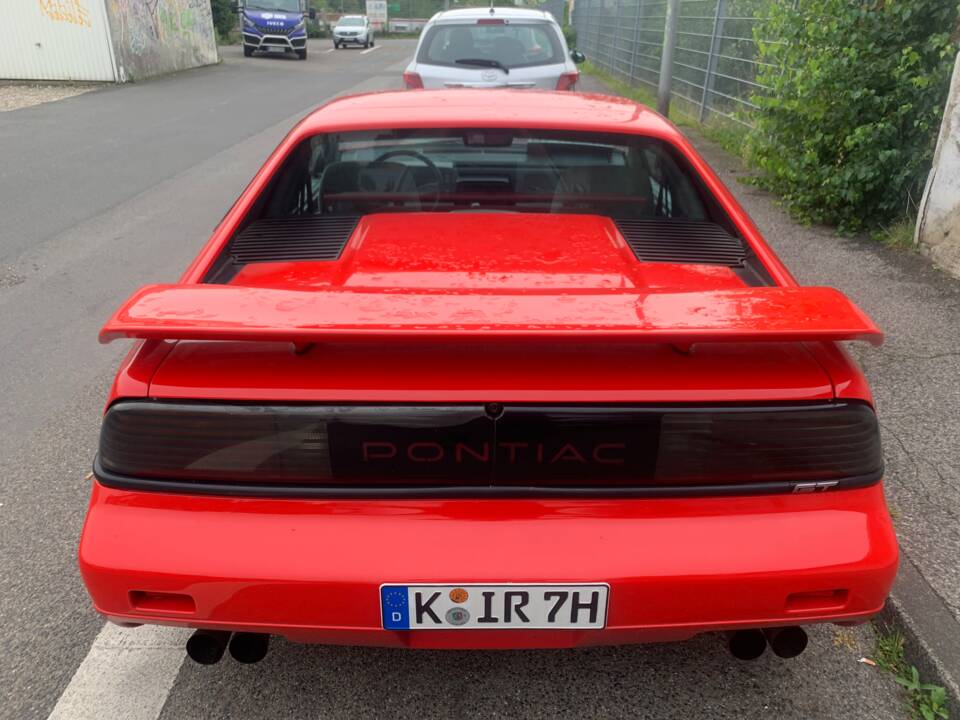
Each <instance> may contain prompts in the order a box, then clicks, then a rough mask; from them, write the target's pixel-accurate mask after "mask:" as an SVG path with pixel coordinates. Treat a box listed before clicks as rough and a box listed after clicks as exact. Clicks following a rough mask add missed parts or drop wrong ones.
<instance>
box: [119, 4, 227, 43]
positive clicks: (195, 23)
mask: <svg viewBox="0 0 960 720" xmlns="http://www.w3.org/2000/svg"><path fill="white" fill-rule="evenodd" d="M204 10H206V12H204ZM110 13H111V15H112V16H113V17H114V18H116V20H117V22H118V25H119V30H120V37H119V42H120V44H121V45H122V46H123V47H125V48H129V49H130V51H131V52H133V53H134V54H137V55H139V54H142V53H144V52H145V51H147V50H148V49H149V48H151V47H152V46H157V45H170V44H174V45H178V44H189V43H193V42H196V41H198V40H200V41H202V42H206V41H207V37H208V36H209V37H211V38H212V34H211V33H212V31H213V24H212V19H211V17H210V9H209V5H206V6H204V3H203V0H110Z"/></svg>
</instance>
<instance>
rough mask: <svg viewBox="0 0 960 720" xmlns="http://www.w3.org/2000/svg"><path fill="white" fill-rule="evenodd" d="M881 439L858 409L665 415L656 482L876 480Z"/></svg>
mask: <svg viewBox="0 0 960 720" xmlns="http://www.w3.org/2000/svg"><path fill="white" fill-rule="evenodd" d="M882 471H883V453H882V451H881V446H880V432H879V426H878V424H877V418H876V415H875V414H874V412H873V410H872V409H870V407H868V406H867V405H864V404H862V403H834V404H829V405H809V406H801V407H796V408H789V409H786V408H783V409H777V408H742V409H733V408H728V409H724V410H723V411H716V410H700V411H697V410H692V411H687V412H668V413H665V414H664V416H663V418H662V420H661V423H660V445H659V449H658V453H657V467H656V478H657V483H658V484H663V485H714V484H728V483H736V484H740V483H756V482H798V483H800V482H820V481H832V480H851V479H859V480H865V479H868V478H869V479H871V480H877V479H879V477H880V474H881V473H882Z"/></svg>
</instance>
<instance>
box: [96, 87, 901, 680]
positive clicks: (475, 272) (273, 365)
mask: <svg viewBox="0 0 960 720" xmlns="http://www.w3.org/2000/svg"><path fill="white" fill-rule="evenodd" d="M100 337H101V341H103V342H110V341H112V340H115V339H118V338H133V339H134V340H135V343H134V346H133V349H132V350H131V351H130V354H129V355H128V356H127V358H126V360H125V361H124V363H123V365H122V367H121V368H120V371H119V373H118V375H117V377H116V381H115V383H114V385H113V388H112V390H111V393H110V397H109V400H108V402H107V407H106V413H105V416H104V419H103V426H102V432H101V437H100V448H99V453H98V455H97V457H96V460H95V464H94V474H95V479H94V484H93V493H92V498H91V502H90V507H89V512H88V516H87V521H86V525H85V527H84V531H83V536H82V539H81V544H80V566H81V570H82V573H83V577H84V580H85V582H86V585H87V587H88V589H89V591H90V594H91V596H92V598H93V602H94V604H95V606H96V608H97V610H98V611H99V612H101V613H102V614H104V615H105V616H107V617H108V618H109V619H111V620H113V621H115V622H118V623H126V624H141V623H157V624H165V625H179V626H184V627H190V628H197V629H198V631H197V632H196V633H195V634H194V635H193V636H192V637H191V639H190V642H189V643H188V651H189V652H190V655H191V656H192V657H194V658H195V659H197V660H200V661H201V662H216V661H217V660H219V659H220V657H221V656H222V655H223V653H224V651H225V648H226V647H228V646H229V648H230V651H231V654H232V655H233V656H234V657H236V658H237V659H239V660H243V661H247V662H251V661H255V660H257V659H259V658H261V657H263V655H264V654H265V653H266V651H267V638H268V637H269V636H270V635H274V634H275V635H282V636H286V637H288V638H291V639H294V640H299V641H306V642H319V643H340V644H357V645H384V646H402V647H417V648H545V647H567V646H575V645H590V644H604V643H634V642H643V641H650V640H665V639H682V638H687V637H690V636H692V635H694V634H697V633H700V632H705V631H724V632H725V633H726V635H725V637H727V638H729V642H730V646H731V649H732V650H733V652H734V654H736V655H737V656H738V657H743V658H747V657H755V656H757V655H759V654H760V653H761V652H763V651H764V648H765V647H766V646H767V645H768V643H769V645H770V646H771V647H772V649H773V651H774V652H776V653H777V654H778V655H781V656H790V655H795V654H797V653H799V652H800V651H801V650H802V649H803V646H804V645H805V643H806V636H805V634H804V632H803V630H802V627H801V626H803V625H806V624H810V623H820V622H837V623H851V622H859V621H863V620H865V619H866V618H869V617H870V616H871V615H873V614H875V613H876V612H877V611H878V610H880V608H881V607H882V605H883V603H884V599H885V598H886V595H887V592H888V590H889V588H890V585H891V583H892V581H893V577H894V574H895V572H896V564H897V545H896V540H895V537H894V533H893V530H892V527H891V523H890V518H889V515H888V512H887V509H886V505H885V502H884V497H883V489H882V485H881V478H882V473H883V462H882V455H881V448H880V441H879V434H878V426H877V418H876V416H875V414H874V409H873V406H872V402H871V395H870V391H869V389H868V388H867V385H866V383H865V381H864V378H863V375H862V374H861V372H860V371H859V370H858V369H857V367H856V365H855V364H854V363H853V362H852V361H851V359H850V358H849V356H848V355H847V353H846V351H845V350H844V348H843V347H842V346H841V345H840V344H839V343H840V342H841V341H851V340H852V341H868V342H873V343H878V342H880V340H881V334H880V331H879V330H878V329H877V328H876V327H875V325H874V324H873V323H872V322H871V321H870V319H869V318H868V317H867V316H866V315H865V314H864V313H863V312H861V311H860V310H859V309H858V308H857V307H856V306H855V305H853V303H852V302H851V301H850V300H848V299H847V298H846V297H844V295H842V294H841V293H840V292H837V291H836V290H832V289H829V288H822V287H802V286H799V285H798V284H797V282H796V281H795V280H794V278H793V277H792V276H791V275H790V273H789V271H788V270H787V269H786V268H785V267H784V265H783V264H782V263H781V262H780V260H779V259H778V258H777V256H776V255H775V254H774V253H773V251H772V250H771V249H770V247H769V246H768V245H767V244H766V243H765V242H764V240H763V238H762V237H761V236H760V234H759V233H758V231H757V229H756V228H755V227H754V225H753V224H752V223H751V222H750V220H749V219H748V217H747V216H746V214H745V213H744V211H743V210H742V208H740V206H739V205H738V204H737V202H736V201H735V200H734V199H733V197H732V196H731V195H730V193H729V192H728V191H727V190H726V189H725V188H724V186H723V185H722V183H721V182H720V181H719V180H718V179H717V177H716V176H715V175H714V173H713V172H712V171H711V170H710V169H709V168H708V167H707V165H706V164H705V163H704V161H703V160H702V159H701V158H700V157H699V155H698V154H697V153H696V151H695V150H694V149H693V148H692V147H691V145H690V144H689V143H688V142H687V141H686V140H685V139H684V138H683V137H682V136H681V135H680V133H679V132H678V131H677V130H676V129H675V128H674V127H673V126H672V125H671V124H669V123H668V122H667V121H665V120H664V119H663V118H661V117H660V116H658V115H656V114H655V113H653V112H651V111H650V110H648V109H646V108H644V107H642V106H640V105H636V104H634V103H632V102H628V101H626V100H621V99H615V98H605V97H600V96H590V95H581V94H574V93H549V92H542V93H541V92H533V91H527V92H517V91H509V90H496V91H475V90H456V91H439V92H432V91H417V92H405V93H384V94H373V95H366V96H357V97H350V98H342V99H338V100H335V101H333V102H330V103H329V104H327V105H325V106H324V107H322V108H320V109H319V110H317V111H315V112H314V113H312V114H311V115H309V116H308V117H307V118H306V119H305V120H303V121H302V122H301V123H300V124H299V125H297V126H296V127H295V128H294V129H293V130H292V131H291V133H290V134H289V135H288V136H287V137H286V139H285V140H284V141H283V142H282V143H281V144H280V146H279V147H278V148H277V150H276V151H275V152H274V153H273V154H272V155H271V156H270V158H269V159H268V160H267V162H266V164H265V165H264V166H263V168H262V169H261V170H260V171H259V172H258V173H257V175H256V176H255V177H254V179H253V181H252V182H251V183H250V185H249V187H248V188H247V189H246V190H245V191H244V192H243V194H242V195H241V196H240V198H239V199H238V200H237V202H236V204H235V205H234V206H233V208H232V209H231V210H230V211H229V212H228V213H227V215H226V216H225V217H224V219H223V221H222V222H221V223H220V225H219V226H218V227H217V229H216V230H215V231H214V233H213V236H212V237H211V238H210V240H209V242H208V243H207V244H206V246H205V247H204V248H203V249H202V250H201V252H200V254H199V255H198V256H197V258H196V260H195V261H194V262H193V264H192V265H190V267H189V268H188V269H187V271H186V273H185V274H184V275H183V277H182V278H181V279H180V281H179V282H177V283H174V284H168V285H152V286H148V287H145V288H143V289H141V290H139V291H137V292H136V293H134V294H133V296H132V297H131V298H130V299H129V300H128V301H127V302H125V303H124V304H123V306H122V307H121V308H120V309H119V310H118V311H117V312H116V314H115V315H114V316H113V317H112V318H110V320H109V321H108V322H107V324H106V325H105V327H104V328H103V331H102V333H101V336H100Z"/></svg>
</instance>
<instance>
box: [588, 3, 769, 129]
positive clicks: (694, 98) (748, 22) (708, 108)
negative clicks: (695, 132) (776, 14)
mask: <svg viewBox="0 0 960 720" xmlns="http://www.w3.org/2000/svg"><path fill="white" fill-rule="evenodd" d="M764 1H765V0H680V13H679V15H678V16H677V18H678V22H677V37H676V45H675V47H674V55H673V69H672V73H671V76H672V94H671V99H672V100H680V101H681V102H683V103H684V104H685V105H687V107H685V108H684V109H685V110H687V111H688V112H691V113H694V114H696V115H697V116H698V117H699V118H700V120H701V121H703V120H704V119H706V117H707V116H708V115H709V114H710V113H717V114H719V115H723V116H725V117H727V118H729V119H731V120H734V121H736V122H738V123H741V124H744V125H750V122H751V120H750V113H751V111H752V110H753V109H754V108H755V107H756V105H755V104H754V103H753V101H752V98H753V97H754V96H755V95H757V94H759V93H763V92H764V91H765V90H766V89H767V88H765V87H764V86H763V85H761V84H760V83H759V82H757V70H758V69H759V68H760V66H761V65H763V64H764V63H763V62H761V61H760V60H758V48H757V43H756V41H755V39H754V28H755V27H756V25H757V23H758V22H759V21H760V18H759V7H760V6H761V5H762V4H763V2H764ZM767 1H768V0H767ZM666 15H667V0H576V4H575V5H574V12H573V23H574V25H575V26H576V29H577V45H578V46H579V49H580V50H582V51H583V53H584V54H585V55H586V56H587V59H588V60H590V61H591V62H592V63H593V64H595V65H597V66H598V67H600V68H601V69H603V70H605V71H607V72H608V73H610V74H611V75H614V76H615V77H617V78H619V79H621V80H624V81H625V82H628V83H630V84H631V85H637V84H643V85H647V86H649V87H650V88H652V89H654V90H656V88H657V86H658V84H659V80H660V59H661V54H662V51H663V40H664V26H665V23H666Z"/></svg>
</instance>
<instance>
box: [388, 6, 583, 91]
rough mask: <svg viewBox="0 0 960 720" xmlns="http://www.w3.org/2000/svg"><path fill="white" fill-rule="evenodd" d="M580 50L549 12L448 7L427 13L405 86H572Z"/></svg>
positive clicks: (547, 88) (574, 81)
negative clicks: (569, 42)
mask: <svg viewBox="0 0 960 720" xmlns="http://www.w3.org/2000/svg"><path fill="white" fill-rule="evenodd" d="M583 60H584V58H583V55H582V54H581V53H579V52H577V51H574V52H570V50H569V49H568V48H567V43H566V41H565V40H564V38H563V33H562V32H561V30H560V26H559V25H558V24H557V21H556V20H554V18H553V15H551V14H550V13H548V12H544V11H542V10H527V9H522V8H499V7H497V8H494V7H490V8H467V9H463V10H448V11H446V12H440V13H437V14H436V15H434V16H433V17H432V18H430V22H428V23H427V24H426V26H424V28H423V32H422V33H421V34H420V42H419V43H418V44H417V52H416V54H415V55H414V57H413V61H412V62H411V63H410V65H408V66H407V69H406V71H405V72H404V73H403V82H404V85H406V87H407V88H409V89H417V88H426V89H428V90H432V89H438V88H445V87H473V88H477V87H479V88H487V87H518V88H540V89H543V90H575V89H576V86H577V81H578V80H579V79H580V73H579V72H578V71H577V65H576V63H580V62H583Z"/></svg>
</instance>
